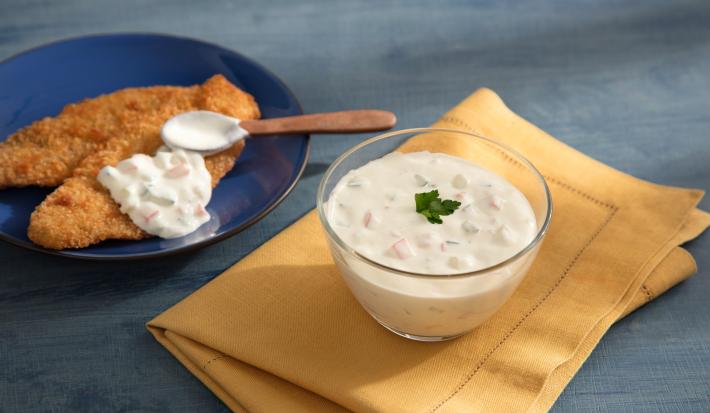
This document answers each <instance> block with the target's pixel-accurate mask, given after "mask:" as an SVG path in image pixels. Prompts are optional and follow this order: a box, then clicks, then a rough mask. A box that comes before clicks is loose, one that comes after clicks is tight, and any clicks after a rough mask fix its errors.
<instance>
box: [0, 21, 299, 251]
mask: <svg viewBox="0 0 710 413" xmlns="http://www.w3.org/2000/svg"><path fill="white" fill-rule="evenodd" d="M141 36H145V37H160V38H169V39H174V40H182V41H190V42H195V43H199V44H202V45H206V46H209V47H213V48H218V49H222V50H224V51H226V52H229V53H232V54H235V55H237V56H239V57H240V58H242V59H244V60H247V61H249V62H250V63H251V64H253V65H254V66H256V67H257V68H259V69H260V70H262V71H264V72H265V73H267V74H268V75H269V76H271V77H272V78H273V79H275V80H276V82H277V83H278V84H279V86H281V87H282V88H283V89H284V90H285V91H286V92H287V93H288V94H289V95H290V96H291V97H292V98H293V101H294V103H295V104H296V108H297V109H298V110H299V111H300V112H301V113H303V107H302V106H301V102H300V101H299V100H298V98H297V97H296V95H295V94H294V93H293V91H291V89H290V88H289V87H288V86H287V85H286V83H285V82H284V81H283V80H281V78H280V77H278V76H277V75H276V74H274V73H273V72H271V71H270V70H269V69H267V68H266V67H265V66H263V65H262V64H261V63H259V62H257V61H256V60H254V59H251V58H249V57H247V56H245V55H243V54H241V53H239V52H237V51H236V50H233V49H229V48H227V47H224V46H221V45H219V44H217V43H212V42H208V41H205V40H201V39H197V38H194V37H188V36H180V35H174V34H169V33H160V32H116V33H93V34H86V35H80V36H71V37H65V38H61V39H58V40H53V41H51V42H47V43H42V44H40V45H37V46H33V47H31V48H29V49H25V50H22V51H19V52H17V53H15V54H12V55H10V56H9V57H7V58H5V59H3V60H0V65H4V64H6V63H9V62H10V61H12V60H15V59H16V58H18V57H21V56H23V55H25V54H29V53H32V52H36V51H38V50H41V49H45V48H49V47H51V46H54V45H57V44H62V43H69V42H73V41H77V40H84V39H92V38H110V37H141ZM304 136H305V138H306V148H305V153H304V155H303V160H302V162H301V166H300V168H299V169H298V171H296V174H295V177H294V179H293V181H292V182H291V184H290V185H289V186H288V187H287V188H286V189H285V190H284V192H283V193H282V194H281V195H279V196H278V197H277V198H275V199H274V200H273V201H272V202H271V203H270V204H269V205H267V207H266V208H264V209H263V210H262V211H260V212H259V213H258V214H256V215H255V216H254V217H252V218H251V219H249V220H247V221H245V222H243V223H242V224H240V225H238V226H237V227H235V228H232V229H231V230H229V231H226V232H224V233H223V234H220V235H217V236H215V237H212V238H208V239H205V240H202V241H199V242H196V243H194V244H188V245H184V246H180V247H176V248H172V249H169V250H158V251H153V252H144V253H135V254H114V255H97V254H88V253H83V254H82V253H79V252H77V251H79V250H71V249H66V250H52V249H48V248H42V247H40V246H38V245H35V244H34V243H32V242H27V241H24V240H19V239H17V238H15V237H12V236H9V235H7V234H5V233H4V232H0V240H1V241H5V242H7V243H9V244H12V245H15V246H17V247H20V248H25V249H28V250H30V251H36V252H40V253H44V254H47V255H53V256H57V257H64V258H71V259H77V260H84V261H137V260H145V259H151V258H162V257H167V256H171V255H177V254H182V253H187V252H193V251H196V250H198V249H202V248H204V247H207V246H210V245H213V244H216V243H218V242H220V241H223V240H224V239H226V238H229V237H232V236H234V235H236V234H238V233H239V232H242V231H244V230H245V229H247V228H249V227H251V226H252V225H254V224H256V223H257V222H259V221H261V220H262V219H264V218H265V217H266V216H267V215H269V213H271V211H273V210H274V209H275V208H276V207H277V206H279V205H280V204H281V203H282V202H283V201H284V200H285V199H286V197H288V195H290V194H291V192H292V191H293V189H294V188H295V187H296V185H297V184H298V182H299V181H300V180H301V178H302V177H303V173H304V171H305V169H306V166H307V165H308V161H309V159H310V155H311V135H310V134H304ZM136 241H140V240H136Z"/></svg>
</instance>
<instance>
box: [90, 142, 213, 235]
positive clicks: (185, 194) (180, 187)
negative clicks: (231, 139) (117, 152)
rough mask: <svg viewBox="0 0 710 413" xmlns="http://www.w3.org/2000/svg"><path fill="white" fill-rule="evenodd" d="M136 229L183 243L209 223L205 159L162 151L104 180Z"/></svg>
mask: <svg viewBox="0 0 710 413" xmlns="http://www.w3.org/2000/svg"><path fill="white" fill-rule="evenodd" d="M98 180H99V182H100V183H101V184H102V185H103V186H105V187H106V188H108V190H109V191H110V192H111V197H112V198H113V199H114V200H115V201H116V202H117V203H118V204H119V205H120V206H121V212H123V213H125V214H128V216H129V217H130V218H131V220H132V221H133V223H135V224H136V225H137V226H138V227H140V228H141V229H142V230H144V231H145V232H147V233H149V234H153V235H157V236H159V237H161V238H177V237H181V236H183V235H187V234H189V233H191V232H193V231H195V230H196V229H197V228H198V227H199V226H200V225H202V224H204V223H205V222H207V221H209V219H210V215H209V213H208V212H207V211H206V210H205V206H206V205H207V203H208V202H209V201H210V198H211V196H212V178H211V176H210V173H209V171H207V168H206V167H205V160H204V159H203V158H202V156H201V155H200V154H197V153H194V152H189V151H183V150H179V149H178V150H172V151H171V150H169V149H167V148H161V149H160V150H159V151H158V153H157V154H156V155H155V156H152V157H151V156H148V155H143V154H137V155H133V156H132V157H131V158H129V159H125V160H123V161H121V162H119V163H118V165H116V167H112V166H106V167H104V168H103V169H101V172H99V175H98Z"/></svg>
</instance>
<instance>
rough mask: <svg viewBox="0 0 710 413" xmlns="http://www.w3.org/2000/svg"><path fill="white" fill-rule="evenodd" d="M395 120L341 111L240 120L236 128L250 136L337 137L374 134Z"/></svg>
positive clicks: (385, 115) (373, 112) (388, 116)
mask: <svg viewBox="0 0 710 413" xmlns="http://www.w3.org/2000/svg"><path fill="white" fill-rule="evenodd" d="M395 123H397V117H396V116H395V115H394V113H392V112H388V111H385V110H373V109H364V110H343V111H338V112H327V113H310V114H307V115H299V116H288V117H284V118H272V119H259V120H243V121H241V122H240V123H239V126H240V127H242V128H244V129H246V131H247V132H249V134H250V135H251V136H259V135H277V134H292V135H296V134H303V133H311V134H316V133H318V134H324V133H330V134H338V133H358V132H376V131H383V130H387V129H391V128H392V127H394V125H395Z"/></svg>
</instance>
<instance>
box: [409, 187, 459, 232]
mask: <svg viewBox="0 0 710 413" xmlns="http://www.w3.org/2000/svg"><path fill="white" fill-rule="evenodd" d="M414 202H415V203H416V204H417V212H418V213H420V214H422V215H424V216H425V217H426V219H427V221H429V222H430V223H432V224H443V223H444V221H442V220H441V218H440V217H441V216H443V215H451V214H453V213H454V211H456V209H458V207H459V206H461V202H459V201H453V200H451V199H447V200H443V201H442V200H441V198H439V190H438V189H435V190H433V191H431V192H422V193H420V194H414Z"/></svg>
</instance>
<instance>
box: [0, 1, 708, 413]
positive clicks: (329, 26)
mask: <svg viewBox="0 0 710 413" xmlns="http://www.w3.org/2000/svg"><path fill="white" fill-rule="evenodd" d="M430 3H431V2H428V1H419V0H417V1H404V0H400V1H395V2H388V3H383V2H377V1H362V2H333V1H327V0H309V1H303V2H291V1H287V0H278V1H269V2H262V1H256V0H254V1H240V2H234V1H226V0H225V1H207V2H200V4H199V5H197V4H195V3H194V2H190V1H187V0H179V1H172V2H166V1H152V2H142V1H137V0H130V1H125V2H112V1H89V0H73V1H63V2H47V1H42V0H34V1H20V0H3V1H0V58H5V57H8V56H11V55H12V54H14V53H16V52H19V51H21V50H24V49H27V48H29V47H33V46H36V45H39V44H42V43H45V42H49V41H53V40H56V39H59V38H64V37H71V36H77V35H82V34H88V33H97V32H107V31H111V32H116V31H152V32H155V31H158V32H167V33H174V34H179V35H186V36H192V37H199V38H202V39H204V40H207V41H212V42H216V43H219V44H221V45H224V46H226V47H230V48H233V49H236V50H238V51H240V52H242V53H244V54H245V55H247V56H249V57H251V58H254V59H256V60H258V61H259V62H261V63H263V64H264V65H265V66H267V67H268V68H270V69H272V70H273V71H274V72H275V73H277V74H278V75H279V76H281V77H282V78H283V79H284V80H285V81H286V82H287V83H288V85H289V87H290V88H291V89H292V90H293V91H294V93H295V94H296V95H297V96H298V98H299V99H300V100H301V103H302V105H303V107H304V110H305V111H306V112H325V111H336V110H343V109H348V108H353V107H378V108H382V109H387V110H391V111H393V112H395V113H396V114H397V115H398V117H399V123H398V128H407V127H418V126H425V125H428V124H429V123H431V122H432V121H434V120H435V119H436V118H437V117H438V116H439V115H441V114H442V113H443V112H445V111H446V110H447V109H449V108H450V107H451V106H453V105H454V104H456V103H457V102H458V101H459V100H461V99H462V98H464V97H465V96H467V95H468V94H469V93H470V92H472V91H473V90H474V89H476V88H478V87H481V86H487V87H490V88H492V89H493V90H495V91H496V92H498V93H500V94H501V96H502V97H503V98H504V99H505V101H506V103H508V104H509V105H510V107H511V108H512V109H513V110H515V111H516V112H518V113H520V114H521V115H523V116H524V117H526V118H527V119H529V120H531V121H532V122H533V123H535V124H537V125H538V126H540V127H541V128H543V129H545V130H546V131H548V132H550V133H551V134H552V135H554V136H556V137H558V138H559V139H561V140H563V141H565V142H566V143H568V144H570V145H571V146H574V147H575V148H577V149H580V150H582V151H583V152H585V153H587V154H589V155H591V156H592V157H595V158H597V159H600V160H601V161H603V162H606V163H608V164H610V165H612V166H613V167H615V168H618V169H621V170H623V171H625V172H628V173H631V174H633V175H636V176H639V177H641V178H644V179H649V180H652V181H656V182H659V183H663V184H669V185H681V186H690V187H698V188H704V189H709V188H710V162H708V159H710V132H708V131H710V116H708V110H709V109H710V104H709V103H708V102H710V3H709V2H707V1H702V0H697V1H688V0H680V1H674V2H667V1H661V0H651V1H644V2H637V1H630V0H627V1H611V0H601V1H596V2H587V1H577V2H569V1H562V0H541V1H539V2H535V3H534V4H533V3H532V2H520V3H518V2H507V1H495V0H481V1H474V2H464V1H456V0H446V1H442V2H438V3H437V4H436V5H435V6H433V5H431V4H430ZM0 98H2V85H0ZM365 136H367V135H355V136H338V137H337V139H333V137H332V136H317V137H314V138H313V151H312V159H311V163H310V164H309V166H308V168H307V170H306V176H305V178H304V179H303V181H302V182H301V183H300V184H299V185H298V187H297V188H296V190H295V191H294V192H293V193H292V194H291V195H290V196H289V198H288V199H287V200H286V201H285V202H284V203H283V204H281V205H280V206H279V207H278V208H276V209H275V210H274V212H273V213H271V214H270V215H269V216H268V217H267V218H266V219H264V220H263V221H261V222H260V223H259V224H257V225H255V226H253V227H251V228H250V229H248V230H247V231H245V232H243V233H241V234H239V235H237V236H235V237H233V238H231V239H229V240H226V241H224V242H222V243H219V244H217V245H214V246H211V247H208V248H206V249H204V250H202V251H199V252H196V253H193V254H188V255H184V256H181V257H177V258H171V259H163V260H160V261H145V262H138V263H125V264H120V263H119V264H105V263H104V264H102V263H86V262H79V261H70V260H66V259H61V258H57V257H49V256H43V255H40V254H37V253H32V252H28V251H24V250H20V249H18V248H15V247H12V246H10V245H5V244H3V245H0V331H2V334H0V406H2V407H0V410H3V411H10V412H34V411H81V412H93V411H96V412H99V411H101V412H103V411H174V412H181V411H185V412H191V411H201V412H212V411H214V412H222V411H226V410H227V409H226V407H224V406H223V405H222V404H221V403H220V402H219V400H218V399H217V398H215V397H214V396H213V395H212V394H211V393H210V392H209V391H208V390H206V389H205V388H204V387H203V386H202V385H201V384H200V383H199V382H198V381H197V380H196V379H194V378H193V377H192V376H191V375H190V374H189V373H188V372H187V371H186V370H185V369H184V368H183V367H182V366H181V365H179V364H178V362H177V361H176V360H174V359H173V358H172V356H170V355H169V354H168V353H167V352H166V351H165V350H164V349H163V348H162V347H160V346H159V345H158V344H157V343H156V342H155V341H154V340H153V339H152V338H151V337H150V336H149V334H148V333H147V331H146V330H145V328H144V326H143V324H144V323H145V322H146V321H148V320H149V319H151V318H152V317H153V316H154V315H156V314H157V313H159V312H161V311H162V310H164V309H166V308H167V307H169V306H170V305H172V304H174V303H176V302H177V301H179V300H180V299H181V298H183V297H185V296H186V295H188V294H190V293H191V292H192V291H194V290H195V289H197V288H198V287H199V286H201V285H203V284H204V283H205V282H207V281H209V280H210V279H211V278H213V277H214V276H215V275H216V274H218V273H219V272H220V271H221V270H223V269H224V268H226V267H227V266H229V265H230V264H232V263H233V262H235V261H237V260H239V259H240V258H241V257H243V256H244V255H245V254H247V253H248V252H249V251H251V250H252V249H254V248H255V247H256V246H258V245H260V244H261V243H263V242H264V241H265V240H267V239H269V238H270V237H271V236H273V235H274V234H276V233H277V232H279V231H280V230H281V229H282V228H284V227H285V226H286V225H287V224H288V223H290V222H292V221H294V220H295V219H296V218H297V217H299V216H300V215H302V214H303V213H305V212H306V211H307V210H308V209H310V208H312V207H313V206H314V199H315V188H316V186H317V184H318V180H319V179H320V176H321V175H322V173H323V172H324V170H325V168H326V166H327V165H328V163H329V162H331V161H332V160H333V159H335V157H337V155H339V154H340V153H341V152H343V151H344V150H345V149H347V148H349V147H350V146H352V145H354V144H355V143H357V142H359V141H361V140H362V139H363V138H364V137H365ZM701 206H702V207H703V208H705V209H706V210H707V209H710V200H707V199H706V200H704V201H703V203H702V204H701ZM688 249H689V250H690V251H691V252H692V253H693V255H694V256H695V258H696V260H697V262H698V266H699V273H698V275H697V276H696V277H694V278H692V279H690V280H689V281H687V282H685V283H683V284H682V285H680V286H678V287H676V288H674V289H672V290H671V291H669V292H668V293H667V294H665V295H663V296H661V297H660V298H658V299H656V300H654V301H653V302H652V303H650V304H649V305H648V306H646V307H645V308H643V309H641V310H639V311H638V312H636V313H634V314H631V315H630V316H629V317H628V318H626V319H624V320H622V321H621V322H620V323H619V324H618V325H616V326H615V327H613V328H612V330H611V331H610V332H609V334H608V335H607V336H606V337H605V338H604V339H603V340H602V342H601V343H600V345H599V347H598V348H597V349H596V351H595V352H594V353H593V354H592V357H591V358H590V359H589V360H588V362H587V363H586V364H585V365H584V367H583V368H582V370H581V371H580V372H579V374H578V375H577V376H576V377H575V378H574V380H573V381H572V382H571V383H570V385H569V387H568V388H567V390H566V391H565V392H564V393H563V394H562V396H561V398H560V399H559V400H558V402H557V404H556V405H555V408H554V409H553V410H554V411H560V412H562V411H575V412H707V411H708V408H709V406H710V391H708V389H709V388H710V369H708V366H710V300H709V299H708V297H707V292H708V291H710V236H708V235H707V234H706V235H705V236H703V237H701V238H700V239H698V240H696V241H694V242H693V243H691V244H689V245H688Z"/></svg>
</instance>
